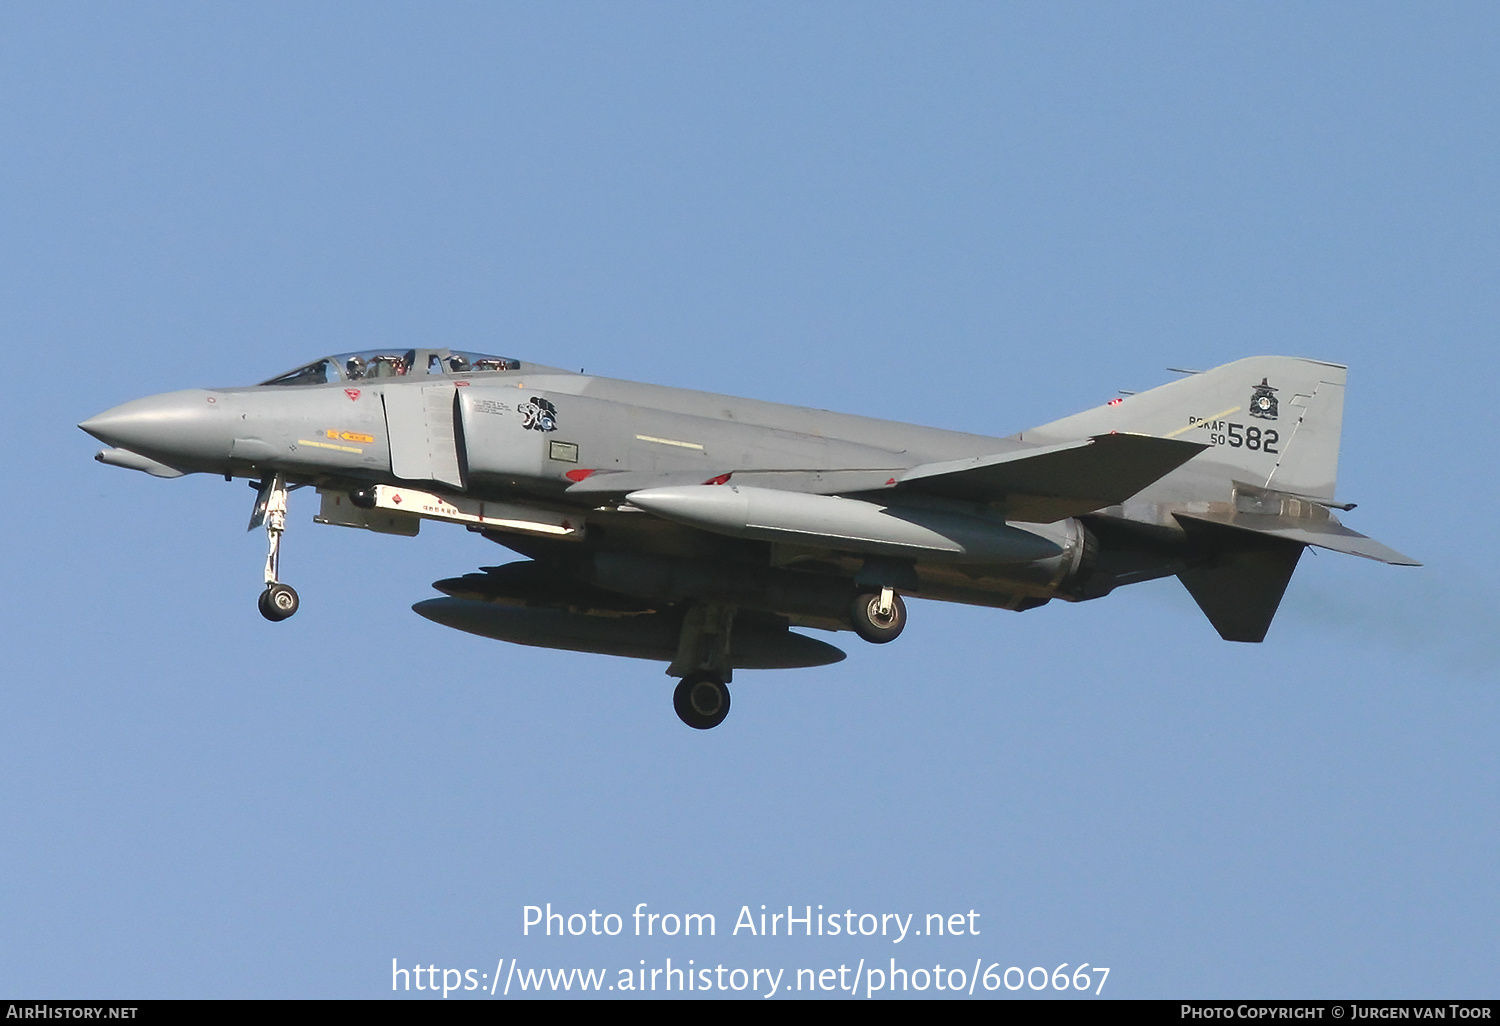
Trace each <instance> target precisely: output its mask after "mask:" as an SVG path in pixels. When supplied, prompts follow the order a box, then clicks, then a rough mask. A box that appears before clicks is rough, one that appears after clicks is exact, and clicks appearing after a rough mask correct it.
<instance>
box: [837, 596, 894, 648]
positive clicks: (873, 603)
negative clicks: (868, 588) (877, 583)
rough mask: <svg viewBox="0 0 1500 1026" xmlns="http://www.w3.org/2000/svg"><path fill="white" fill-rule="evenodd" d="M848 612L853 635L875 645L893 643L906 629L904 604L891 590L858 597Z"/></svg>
mask: <svg viewBox="0 0 1500 1026" xmlns="http://www.w3.org/2000/svg"><path fill="white" fill-rule="evenodd" d="M849 612H850V615H851V618H852V619H853V620H854V633H856V634H858V635H859V636H860V637H861V638H864V639H865V640H866V641H869V642H872V643H874V644H876V645H884V644H885V643H886V642H888V641H895V640H896V639H897V638H898V637H900V636H901V632H902V631H903V630H904V629H905V628H906V603H905V602H902V601H901V596H900V595H897V594H896V592H895V590H894V589H892V588H881V589H880V591H879V592H865V593H863V594H861V595H859V596H858V597H857V598H855V600H854V605H853V607H852V608H851V609H850V611H849Z"/></svg>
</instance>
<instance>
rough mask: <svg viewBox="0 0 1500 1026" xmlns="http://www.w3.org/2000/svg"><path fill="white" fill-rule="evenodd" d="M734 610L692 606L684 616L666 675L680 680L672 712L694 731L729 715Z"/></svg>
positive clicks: (710, 605)
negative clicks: (675, 649) (730, 644)
mask: <svg viewBox="0 0 1500 1026" xmlns="http://www.w3.org/2000/svg"><path fill="white" fill-rule="evenodd" d="M734 613H735V609H734V607H733V606H721V605H715V604H705V605H694V606H693V607H691V608H690V609H688V611H687V612H686V613H685V614H684V615H683V618H682V634H681V635H680V636H679V638H678V642H677V657H676V658H675V659H673V660H672V665H670V666H668V667H667V675H668V676H670V677H681V678H682V681H681V682H680V683H679V684H678V685H677V689H676V690H675V691H673V692H672V708H674V709H676V710H677V716H678V718H679V719H681V720H682V722H683V723H686V724H687V725H688V726H689V727H692V728H693V729H694V730H710V729H712V728H714V727H717V726H718V725H719V724H721V723H723V722H724V717H726V716H728V715H729V679H730V677H732V676H733V675H734V669H733V663H732V661H731V660H730V658H729V638H730V634H731V632H732V630H733V627H734Z"/></svg>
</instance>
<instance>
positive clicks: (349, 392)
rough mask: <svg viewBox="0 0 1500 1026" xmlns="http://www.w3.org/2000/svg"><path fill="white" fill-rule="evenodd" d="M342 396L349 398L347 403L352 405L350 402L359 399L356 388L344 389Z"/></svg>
mask: <svg viewBox="0 0 1500 1026" xmlns="http://www.w3.org/2000/svg"><path fill="white" fill-rule="evenodd" d="M344 394H345V395H347V396H348V397H349V401H350V402H351V403H352V402H354V400H356V399H358V398H359V389H357V388H346V389H344Z"/></svg>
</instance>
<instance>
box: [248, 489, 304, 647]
mask: <svg viewBox="0 0 1500 1026" xmlns="http://www.w3.org/2000/svg"><path fill="white" fill-rule="evenodd" d="M286 493H287V487H286V478H284V477H283V476H282V475H280V474H277V475H276V476H275V477H273V478H271V479H270V480H269V481H263V482H261V485H260V492H259V494H258V495H256V497H255V512H253V513H252V514H251V515H250V530H252V531H253V530H255V529H256V528H257V527H259V526H260V525H261V524H262V523H264V524H265V525H266V543H267V552H266V590H265V591H263V592H261V593H260V602H259V607H260V615H261V616H264V617H265V618H266V619H267V620H270V621H272V622H273V623H274V622H276V621H279V620H285V619H286V618H287V617H289V616H291V615H292V614H293V613H295V612H296V611H297V605H298V602H297V592H296V591H295V590H294V589H293V588H292V586H291V585H290V584H282V583H281V581H280V580H278V579H277V573H278V571H279V569H280V564H281V535H282V532H284V531H285V530H286Z"/></svg>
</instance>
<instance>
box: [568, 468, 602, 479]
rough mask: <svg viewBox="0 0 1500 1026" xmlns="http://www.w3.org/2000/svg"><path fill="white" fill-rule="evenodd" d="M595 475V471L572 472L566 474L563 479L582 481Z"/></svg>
mask: <svg viewBox="0 0 1500 1026" xmlns="http://www.w3.org/2000/svg"><path fill="white" fill-rule="evenodd" d="M593 473H595V471H592V470H570V471H568V472H567V473H566V474H564V475H563V477H565V478H567V479H568V480H569V481H582V480H583V479H584V478H586V477H588V476H589V475H590V474H593Z"/></svg>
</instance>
